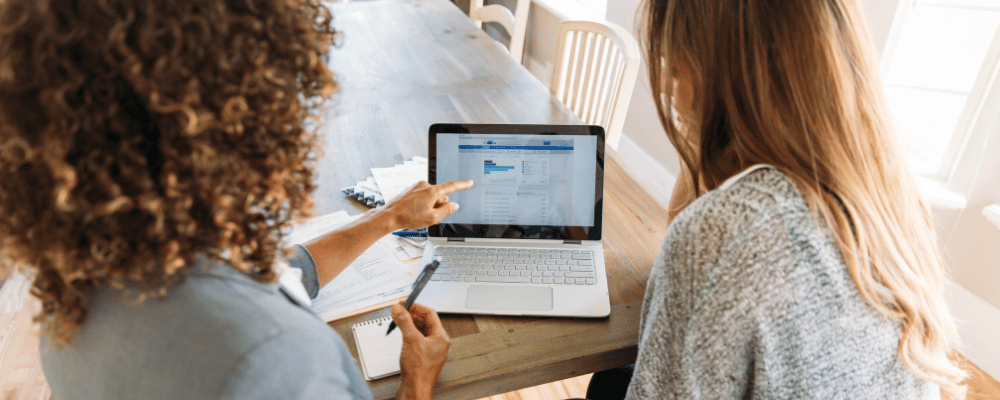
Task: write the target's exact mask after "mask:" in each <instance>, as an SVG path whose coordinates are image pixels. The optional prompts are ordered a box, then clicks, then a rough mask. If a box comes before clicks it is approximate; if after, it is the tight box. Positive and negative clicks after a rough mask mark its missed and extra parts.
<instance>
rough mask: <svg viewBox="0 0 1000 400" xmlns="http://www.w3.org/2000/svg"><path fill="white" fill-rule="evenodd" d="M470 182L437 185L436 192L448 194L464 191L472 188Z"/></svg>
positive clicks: (450, 182)
mask: <svg viewBox="0 0 1000 400" xmlns="http://www.w3.org/2000/svg"><path fill="white" fill-rule="evenodd" d="M472 183H473V182H472V181H471V180H470V181H449V182H445V183H442V184H440V185H437V187H438V191H439V192H440V193H441V194H448V193H452V192H457V191H459V190H465V189H468V188H471V187H472Z"/></svg>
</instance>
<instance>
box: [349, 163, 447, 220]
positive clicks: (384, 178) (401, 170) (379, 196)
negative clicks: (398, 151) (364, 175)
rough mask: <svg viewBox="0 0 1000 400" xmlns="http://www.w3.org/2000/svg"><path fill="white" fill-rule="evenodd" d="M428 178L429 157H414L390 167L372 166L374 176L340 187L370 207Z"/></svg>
mask: <svg viewBox="0 0 1000 400" xmlns="http://www.w3.org/2000/svg"><path fill="white" fill-rule="evenodd" d="M426 180H427V158H424V157H413V158H411V159H409V160H407V161H404V162H403V163H402V164H397V165H396V166H393V167H389V168H372V176H369V177H368V179H365V180H363V181H360V182H358V183H357V184H355V185H354V186H348V187H346V188H343V189H340V190H341V191H342V192H344V194H345V195H347V196H348V197H350V198H352V199H354V200H357V201H358V202H359V203H361V204H364V205H366V206H368V207H371V208H375V207H378V206H384V205H385V203H387V202H389V201H390V200H392V199H394V198H395V197H396V196H398V195H399V194H400V193H403V191H404V190H406V188H408V187H410V186H413V184H415V183H417V182H420V181H426Z"/></svg>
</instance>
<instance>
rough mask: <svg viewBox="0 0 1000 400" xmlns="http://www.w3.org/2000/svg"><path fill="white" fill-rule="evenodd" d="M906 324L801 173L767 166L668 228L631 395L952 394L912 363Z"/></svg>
mask: <svg viewBox="0 0 1000 400" xmlns="http://www.w3.org/2000/svg"><path fill="white" fill-rule="evenodd" d="M759 167H762V166H759ZM900 332H901V331H900V329H899V326H898V324H897V323H894V322H892V321H890V320H888V319H887V318H885V317H883V316H881V315H880V314H879V313H878V312H877V311H876V310H875V309H874V308H872V307H871V306H870V305H868V304H867V303H866V302H865V301H864V299H862V298H861V296H860V295H859V293H858V290H857V287H856V286H855V284H854V282H853V281H852V280H851V277H850V276H849V275H848V273H847V268H846V266H845V265H844V261H843V258H842V257H841V255H840V252H839V250H838V249H837V246H836V244H835V243H834V242H833V239H832V236H831V234H830V233H829V231H828V230H827V229H826V228H824V227H820V226H817V224H816V222H815V219H814V218H813V216H812V214H811V212H810V211H809V208H808V206H807V205H806V203H805V200H804V199H803V197H802V195H801V193H800V192H799V191H798V189H797V188H796V187H795V185H794V184H793V183H792V181H791V180H790V179H788V177H786V176H785V175H784V174H782V173H780V172H778V171H777V170H775V169H773V168H769V167H763V168H758V169H755V170H752V171H749V172H748V173H746V174H745V175H744V174H741V175H738V176H737V177H734V179H730V180H729V181H727V182H726V184H724V185H723V186H721V187H720V188H719V189H717V190H714V191H712V192H709V193H707V194H705V195H703V196H701V197H700V198H699V199H698V200H696V201H695V202H694V203H692V204H691V205H690V206H688V207H687V209H685V210H684V211H683V212H681V213H680V214H679V215H678V216H677V218H676V220H675V221H674V222H673V223H672V224H671V225H670V227H669V228H668V229H667V235H666V238H665V239H664V242H663V247H662V249H661V250H660V255H659V257H658V259H657V261H656V264H655V265H654V266H653V270H652V272H651V273H650V277H649V283H648V285H647V287H646V297H645V300H644V301H643V307H642V320H641V323H640V325H639V355H638V359H637V360H636V366H635V374H634V376H633V378H632V382H631V384H630V385H629V389H628V396H627V398H628V399H674V398H676V399H744V398H746V399H750V398H754V399H938V398H940V392H939V389H938V386H937V385H936V384H933V383H926V382H924V381H922V380H920V379H918V378H917V377H916V376H915V375H913V374H912V373H911V372H910V371H909V370H908V369H907V368H906V367H905V366H904V365H903V362H902V359H901V358H900V355H899V351H898V350H897V346H898V345H899V338H900Z"/></svg>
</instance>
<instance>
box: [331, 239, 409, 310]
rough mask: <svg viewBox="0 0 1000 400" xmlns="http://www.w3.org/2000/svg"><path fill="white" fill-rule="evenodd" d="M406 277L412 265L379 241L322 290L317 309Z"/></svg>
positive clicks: (373, 291)
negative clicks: (409, 265)
mask: <svg viewBox="0 0 1000 400" xmlns="http://www.w3.org/2000/svg"><path fill="white" fill-rule="evenodd" d="M402 277H405V278H407V279H409V277H410V272H409V269H408V268H406V266H405V265H403V263H401V262H399V260H398V259H396V257H395V256H393V255H392V254H391V253H390V252H389V249H387V248H385V246H383V245H381V244H378V243H376V244H375V245H374V246H372V247H369V248H368V250H366V251H365V252H364V253H363V254H361V255H360V256H358V258H357V259H356V260H354V262H352V263H351V265H349V266H348V267H347V268H345V269H344V271H343V272H341V273H340V275H337V277H336V278H334V279H333V280H332V281H330V283H328V284H327V285H326V286H323V288H321V289H320V290H319V294H318V295H316V298H315V299H313V309H314V310H315V309H316V308H318V307H328V306H330V305H336V304H340V303H343V302H344V301H346V300H350V299H351V298H352V297H354V296H355V295H357V294H358V293H375V291H377V290H379V289H383V288H385V287H384V286H382V284H384V283H386V282H388V281H391V280H393V279H396V278H402Z"/></svg>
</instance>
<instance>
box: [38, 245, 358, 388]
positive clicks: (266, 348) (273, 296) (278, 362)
mask: <svg viewBox="0 0 1000 400" xmlns="http://www.w3.org/2000/svg"><path fill="white" fill-rule="evenodd" d="M288 262H289V264H290V265H291V266H292V267H295V268H300V269H301V270H302V281H303V285H304V286H305V288H306V291H307V292H308V293H309V295H310V296H313V297H314V296H316V293H317V291H318V289H319V287H318V286H319V285H318V281H317V278H316V265H315V263H314V262H313V260H312V257H311V255H309V252H308V250H306V249H305V248H304V247H302V246H296V248H295V253H294V255H293V256H292V257H291V258H290V259H289V260H288ZM294 299H295V296H294V295H290V294H288V292H287V291H286V289H284V288H282V287H281V286H280V285H278V284H271V285H267V284H262V283H259V282H257V281H254V280H253V279H251V278H250V277H248V276H246V275H245V274H243V273H241V272H239V271H238V270H236V269H235V268H233V267H232V266H230V265H228V264H225V263H216V262H211V261H208V260H207V259H199V261H198V262H197V264H196V265H195V266H194V268H193V272H192V274H191V275H190V277H188V278H187V279H186V280H185V281H184V282H183V283H181V284H180V285H178V286H176V287H174V288H172V289H171V290H170V291H169V293H168V294H167V296H166V298H165V299H164V300H163V301H158V300H155V299H152V300H146V301H144V302H142V303H135V302H134V301H130V300H127V299H126V298H124V297H123V295H122V292H121V291H117V290H113V289H109V288H106V287H102V288H98V289H95V290H93V291H92V292H91V293H88V294H87V302H88V305H87V316H86V319H85V321H84V324H83V327H82V329H81V330H80V332H79V333H78V334H77V335H76V337H75V338H74V342H73V344H72V345H70V346H62V347H58V348H55V347H52V346H50V345H49V344H48V341H47V340H46V338H45V337H43V338H42V340H41V345H40V346H41V357H42V368H43V370H44V371H45V377H46V379H47V380H48V382H49V386H50V387H51V388H52V394H53V396H54V397H55V398H56V399H60V400H65V399H371V398H372V395H371V392H370V391H369V389H368V385H367V384H366V383H365V380H364V378H363V377H362V375H361V371H360V370H359V369H358V364H357V362H356V361H355V360H354V358H353V357H351V353H350V351H348V349H347V345H346V344H345V343H344V341H343V339H341V338H340V336H339V335H338V334H337V333H336V332H335V331H334V330H333V329H331V328H330V327H329V326H328V325H327V324H325V323H324V322H323V321H322V320H320V319H319V318H318V317H317V316H316V315H315V314H314V313H313V312H312V311H311V310H310V309H309V308H308V307H304V306H302V305H300V304H299V303H300V302H297V301H295V300H294Z"/></svg>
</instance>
